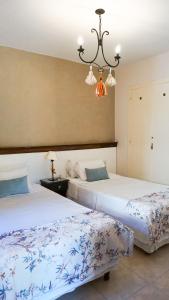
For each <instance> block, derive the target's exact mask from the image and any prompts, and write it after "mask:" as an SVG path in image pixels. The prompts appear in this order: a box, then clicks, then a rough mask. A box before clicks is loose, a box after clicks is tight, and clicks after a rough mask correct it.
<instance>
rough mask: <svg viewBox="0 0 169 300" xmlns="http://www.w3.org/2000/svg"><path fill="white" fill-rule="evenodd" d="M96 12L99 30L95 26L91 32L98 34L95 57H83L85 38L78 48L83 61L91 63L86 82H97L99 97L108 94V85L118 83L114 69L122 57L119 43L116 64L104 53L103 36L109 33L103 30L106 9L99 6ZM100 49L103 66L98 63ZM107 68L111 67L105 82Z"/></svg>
mask: <svg viewBox="0 0 169 300" xmlns="http://www.w3.org/2000/svg"><path fill="white" fill-rule="evenodd" d="M95 13H96V14H97V15H98V16H99V31H97V30H96V29H95V28H92V29H91V32H92V33H93V32H95V33H96V36H97V51H96V54H95V56H94V58H93V59H91V60H85V59H84V58H83V57H82V56H83V55H84V51H85V49H84V48H83V39H82V38H79V40H78V44H79V48H78V49H77V51H78V52H79V57H80V59H81V61H82V62H84V63H87V64H89V65H90V70H89V74H88V76H87V77H86V79H85V82H86V83H87V84H88V85H95V84H96V83H97V85H96V95H97V96H98V97H102V96H106V95H107V86H109V87H112V86H114V85H116V79H115V78H114V77H113V75H112V69H114V68H116V67H117V66H118V65H119V62H120V58H121V57H120V51H121V47H120V45H118V46H117V47H116V54H115V56H114V64H111V63H110V62H108V60H107V59H106V57H105V54H104V47H103V38H104V36H105V35H109V31H107V30H105V31H103V32H102V20H101V15H103V14H104V13H105V11H104V9H102V8H99V9H96V11H95ZM100 49H101V53H102V56H103V60H104V62H105V65H103V66H101V65H99V64H98V63H96V59H97V57H98V54H99V51H100ZM92 66H96V67H97V68H98V71H99V82H97V79H96V77H95V76H94V74H93V71H92ZM105 69H109V74H108V77H107V79H106V81H105V83H104V82H103V71H104V70H105Z"/></svg>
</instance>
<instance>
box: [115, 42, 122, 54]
mask: <svg viewBox="0 0 169 300" xmlns="http://www.w3.org/2000/svg"><path fill="white" fill-rule="evenodd" d="M115 52H116V54H120V53H121V45H120V44H118V45H117V46H116V48H115Z"/></svg>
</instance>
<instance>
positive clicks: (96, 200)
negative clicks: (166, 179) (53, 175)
mask: <svg viewBox="0 0 169 300" xmlns="http://www.w3.org/2000/svg"><path fill="white" fill-rule="evenodd" d="M109 177H110V179H106V180H100V181H94V182H87V181H82V180H80V179H79V178H74V179H70V183H69V189H68V197H69V198H71V199H73V200H75V201H76V202H77V203H80V204H82V205H84V206H86V207H88V208H92V209H95V210H98V211H102V212H105V213H107V214H109V215H111V216H113V217H114V218H117V219H118V220H120V221H121V222H123V223H124V224H126V225H128V226H129V227H130V228H132V229H133V230H134V233H135V244H136V245H138V246H139V247H141V248H143V249H144V250H145V251H146V252H149V253H151V252H153V251H155V250H157V249H158V248H159V247H161V246H162V245H164V244H166V243H168V242H169V187H168V186H166V185H161V184H156V183H151V182H147V181H143V180H137V179H133V178H128V177H124V176H119V175H116V174H109Z"/></svg>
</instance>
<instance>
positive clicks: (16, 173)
mask: <svg viewBox="0 0 169 300" xmlns="http://www.w3.org/2000/svg"><path fill="white" fill-rule="evenodd" d="M27 175H28V172H27V170H26V168H20V169H13V170H6V171H5V170H4V171H1V170H0V180H10V179H15V178H21V177H24V176H27Z"/></svg>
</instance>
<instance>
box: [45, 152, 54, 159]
mask: <svg viewBox="0 0 169 300" xmlns="http://www.w3.org/2000/svg"><path fill="white" fill-rule="evenodd" d="M45 158H46V159H48V160H57V156H56V152H55V151H49V152H47V153H46V155H45Z"/></svg>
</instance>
